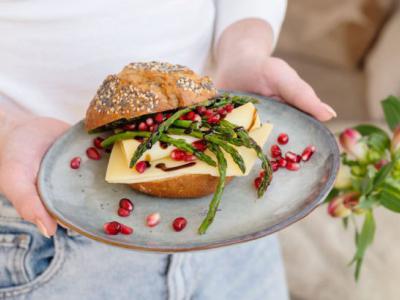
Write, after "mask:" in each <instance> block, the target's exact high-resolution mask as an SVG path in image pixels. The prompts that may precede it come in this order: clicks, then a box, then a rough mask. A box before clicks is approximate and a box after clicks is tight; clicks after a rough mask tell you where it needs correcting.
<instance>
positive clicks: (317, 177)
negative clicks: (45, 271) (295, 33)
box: [38, 95, 339, 252]
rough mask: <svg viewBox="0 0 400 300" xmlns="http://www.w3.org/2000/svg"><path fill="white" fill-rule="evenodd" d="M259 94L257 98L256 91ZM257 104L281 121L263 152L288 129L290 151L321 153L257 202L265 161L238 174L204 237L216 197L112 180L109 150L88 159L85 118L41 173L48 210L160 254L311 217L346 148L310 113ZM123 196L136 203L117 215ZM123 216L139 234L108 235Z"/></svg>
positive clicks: (85, 230)
mask: <svg viewBox="0 0 400 300" xmlns="http://www.w3.org/2000/svg"><path fill="white" fill-rule="evenodd" d="M251 96H255V95H251ZM255 97H258V98H260V103H259V104H258V105H257V108H258V110H259V114H260V116H261V120H262V121H263V122H271V123H273V124H274V129H273V132H272V134H271V136H270V138H269V140H268V142H267V144H266V145H265V147H264V149H265V151H267V149H269V148H270V146H271V144H272V143H274V141H275V140H276V137H277V136H278V135H279V133H281V132H286V133H288V134H289V137H290V141H289V144H288V145H287V146H283V147H282V148H283V150H284V151H285V150H293V151H295V152H298V153H301V151H302V150H303V149H304V147H305V146H307V145H309V144H313V145H315V146H316V147H317V149H318V150H317V152H316V153H315V154H314V155H313V157H312V158H311V160H310V161H309V162H308V163H305V164H303V165H302V168H301V169H300V170H299V171H297V172H290V171H286V170H279V171H278V172H276V173H274V178H273V180H272V184H271V186H270V187H269V189H268V191H267V192H266V194H265V195H264V197H263V198H262V199H257V195H256V191H255V189H254V187H253V180H254V178H255V177H256V176H257V174H258V172H259V170H260V166H259V165H257V166H256V167H254V168H253V170H252V173H251V174H250V175H249V176H247V177H239V178H235V179H234V180H233V181H232V183H230V184H229V185H228V186H227V187H226V189H225V192H224V195H223V199H222V203H221V206H220V211H219V212H218V214H217V217H216V219H215V221H214V223H213V224H212V226H211V227H210V228H209V230H208V232H207V234H205V235H198V234H197V228H198V226H199V224H200V223H201V221H202V219H203V218H204V216H205V214H206V212H207V208H208V204H209V201H210V199H211V196H209V197H204V198H199V199H187V200H184V201H182V200H179V199H177V200H174V199H159V198H153V197H150V196H146V195H143V194H140V193H137V192H135V191H133V190H131V189H130V188H129V187H127V186H125V185H119V184H108V183H106V182H105V180H104V177H105V172H106V167H107V162H108V155H106V154H103V157H102V159H101V160H100V161H93V160H89V159H88V158H87V157H86V154H85V150H86V148H87V147H88V146H91V143H92V140H93V138H94V136H92V135H88V134H87V133H86V132H85V131H84V128H83V123H82V122H80V123H78V124H76V125H75V126H73V127H72V128H71V129H70V130H69V131H68V132H67V133H65V134H64V135H63V136H62V137H61V138H60V139H58V140H57V141H56V143H54V145H53V146H52V147H51V148H50V150H49V151H48V152H47V154H46V156H45V157H44V159H43V162H42V165H41V169H40V172H39V177H38V187H39V192H40V195H41V198H42V200H43V202H44V204H45V206H46V207H47V209H48V211H49V212H50V213H51V215H52V216H54V217H55V218H56V219H57V220H58V221H59V222H60V223H62V224H63V225H64V226H66V227H69V228H71V229H73V230H75V231H77V232H79V233H81V234H83V235H85V236H87V237H89V238H92V239H95V240H98V241H101V242H105V243H109V244H112V245H116V246H120V247H126V248H131V249H137V250H146V251H156V252H180V251H194V250H202V249H210V248H215V247H222V246H227V245H231V244H236V243H241V242H245V241H250V240H253V239H256V238H260V237H263V236H266V235H269V234H271V233H274V232H277V231H279V230H281V229H283V228H285V227H287V226H289V225H290V224H293V223H295V222H297V221H298V220H300V219H301V218H303V217H305V216H306V215H307V214H309V213H310V212H311V211H312V210H313V209H314V208H315V207H317V206H318V205H319V204H320V203H321V202H322V201H323V199H324V198H325V196H326V195H327V194H328V192H329V191H330V189H331V188H332V185H333V182H334V179H335V176H336V173H337V171H338V167H339V150H338V147H337V144H336V141H335V138H334V136H333V135H332V133H331V132H329V130H328V129H327V128H326V127H325V126H324V125H322V124H321V123H319V122H318V121H316V120H315V119H313V118H311V117H310V116H308V115H306V114H304V113H302V112H300V111H298V110H297V109H295V108H292V107H290V106H288V105H285V104H283V103H280V102H277V101H274V100H271V99H267V98H264V97H260V96H255ZM75 156H80V157H82V163H81V167H80V169H78V170H73V169H71V168H70V167H69V163H70V160H71V158H72V157H75ZM123 197H128V198H130V199H132V201H133V202H134V204H135V210H134V212H133V214H132V215H131V216H130V217H128V218H122V217H119V216H118V215H117V209H118V201H119V199H121V198H123ZM152 212H159V213H160V214H161V223H160V224H159V225H158V226H157V227H154V228H149V227H146V226H145V217H146V216H147V215H148V214H150V213H152ZM179 216H183V217H185V218H186V219H187V220H188V225H187V227H186V228H185V229H184V230H183V231H182V232H179V233H177V232H175V231H174V230H173V229H172V225H171V223H172V221H173V220H174V219H175V218H176V217H179ZM111 220H116V221H119V222H122V223H124V224H126V225H129V226H132V227H133V228H134V229H135V233H134V234H132V235H127V236H126V235H116V236H109V235H106V234H105V233H104V232H103V229H102V228H103V224H104V223H105V222H108V221H111Z"/></svg>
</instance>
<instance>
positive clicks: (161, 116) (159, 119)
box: [154, 113, 164, 123]
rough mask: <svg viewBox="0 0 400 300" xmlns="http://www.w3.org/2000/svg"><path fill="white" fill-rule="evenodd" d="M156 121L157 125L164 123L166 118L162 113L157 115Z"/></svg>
mask: <svg viewBox="0 0 400 300" xmlns="http://www.w3.org/2000/svg"><path fill="white" fill-rule="evenodd" d="M154 120H156V122H157V123H162V122H163V121H164V116H163V114H162V113H158V114H156V116H155V117H154Z"/></svg>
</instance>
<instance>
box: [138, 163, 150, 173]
mask: <svg viewBox="0 0 400 300" xmlns="http://www.w3.org/2000/svg"><path fill="white" fill-rule="evenodd" d="M148 164H149V163H148V162H147V161H144V160H142V161H139V162H137V163H136V165H135V169H136V171H138V172H139V173H143V172H144V171H146V169H147V167H148V166H149V165H148Z"/></svg>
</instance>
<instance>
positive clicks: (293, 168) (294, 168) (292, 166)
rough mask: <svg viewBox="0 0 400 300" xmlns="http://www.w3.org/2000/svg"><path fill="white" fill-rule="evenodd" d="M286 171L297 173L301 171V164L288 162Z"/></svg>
mask: <svg viewBox="0 0 400 300" xmlns="http://www.w3.org/2000/svg"><path fill="white" fill-rule="evenodd" d="M286 169H287V170H289V171H297V170H298V169H300V164H298V163H296V162H292V161H288V162H287V164H286Z"/></svg>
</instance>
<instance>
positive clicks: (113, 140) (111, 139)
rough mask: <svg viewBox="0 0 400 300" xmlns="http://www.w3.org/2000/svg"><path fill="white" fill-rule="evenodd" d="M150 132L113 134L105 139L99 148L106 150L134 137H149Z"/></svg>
mask: <svg viewBox="0 0 400 300" xmlns="http://www.w3.org/2000/svg"><path fill="white" fill-rule="evenodd" d="M150 135H151V132H149V131H125V132H121V133H118V134H114V135H112V136H110V137H108V138H106V139H105V140H104V141H103V142H102V143H101V146H102V147H103V148H108V147H110V146H111V145H113V144H114V143H116V142H119V141H122V140H128V139H133V138H135V137H147V138H148V137H149V136H150Z"/></svg>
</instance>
